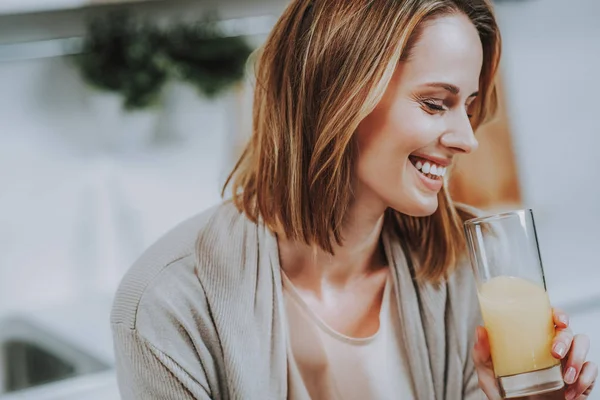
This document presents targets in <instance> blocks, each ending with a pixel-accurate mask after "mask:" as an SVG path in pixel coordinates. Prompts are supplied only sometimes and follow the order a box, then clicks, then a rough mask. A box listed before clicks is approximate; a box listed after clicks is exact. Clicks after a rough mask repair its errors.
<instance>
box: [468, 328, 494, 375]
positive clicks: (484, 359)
mask: <svg viewBox="0 0 600 400" xmlns="http://www.w3.org/2000/svg"><path fill="white" fill-rule="evenodd" d="M475 338H476V341H475V347H474V348H473V350H474V351H473V361H474V362H475V365H476V366H482V367H491V365H492V353H491V351H490V341H489V338H488V335H487V331H486V330H485V328H484V327H482V326H478V327H477V330H476V332H475Z"/></svg>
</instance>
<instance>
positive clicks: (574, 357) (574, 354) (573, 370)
mask: <svg viewBox="0 0 600 400" xmlns="http://www.w3.org/2000/svg"><path fill="white" fill-rule="evenodd" d="M589 349H590V339H589V338H588V337H587V336H586V335H575V337H574V338H573V342H572V344H571V351H570V352H569V359H568V361H567V363H566V364H565V382H566V383H567V384H568V385H572V384H573V383H575V381H576V380H577V377H578V376H579V373H580V371H581V368H582V367H583V363H584V362H585V358H586V357H587V353H588V351H589Z"/></svg>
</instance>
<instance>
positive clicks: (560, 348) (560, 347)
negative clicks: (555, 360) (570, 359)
mask: <svg viewBox="0 0 600 400" xmlns="http://www.w3.org/2000/svg"><path fill="white" fill-rule="evenodd" d="M554 352H555V353H556V354H558V355H559V356H560V358H563V357H564V356H565V353H566V352H567V346H565V344H564V343H562V342H558V343H556V344H555V345H554Z"/></svg>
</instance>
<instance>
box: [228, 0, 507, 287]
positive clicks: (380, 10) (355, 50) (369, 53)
mask: <svg viewBox="0 0 600 400" xmlns="http://www.w3.org/2000/svg"><path fill="white" fill-rule="evenodd" d="M452 13H463V14H465V15H466V16H467V17H469V19H470V20H471V21H472V22H473V24H474V25H475V27H476V28H477V30H478V32H479V35H480V38H481V41H482V44H483V53H484V62H483V68H482V72H481V76H480V88H479V92H480V95H479V97H478V98H477V100H476V102H477V103H476V104H475V106H474V116H473V119H472V121H473V125H474V128H477V127H478V126H479V125H480V124H481V123H482V122H484V120H486V117H487V116H488V115H490V114H492V113H493V112H494V111H495V108H496V91H495V87H494V77H495V75H496V70H497V67H498V62H499V58H500V35H499V32H498V28H497V25H496V22H495V19H494V15H493V12H492V7H491V5H490V3H489V1H488V0H377V1H374V0H354V1H348V0H293V1H292V2H291V4H290V5H289V6H288V7H287V9H286V10H285V12H284V13H283V15H282V16H281V18H280V19H279V21H278V22H277V24H276V25H275V27H274V29H273V31H272V32H271V34H270V36H269V37H268V39H267V41H266V43H265V45H264V47H263V48H262V49H261V51H260V54H259V58H258V60H257V73H256V88H255V95H254V109H253V133H252V137H251V139H250V142H249V143H248V144H247V146H246V147H245V149H244V151H243V153H242V155H241V157H240V159H239V161H238V162H237V164H236V166H235V167H234V169H233V171H232V172H231V174H230V175H229V178H228V179H227V182H226V183H225V186H224V187H223V195H224V194H225V191H226V189H227V188H228V187H229V185H231V188H232V192H233V202H234V203H235V205H236V206H237V207H238V209H239V210H240V211H243V212H244V213H245V214H246V215H247V216H248V217H249V218H250V219H251V220H252V221H254V222H258V221H259V220H262V221H263V222H264V223H265V224H266V225H267V227H269V228H270V229H272V230H274V231H278V230H282V231H283V232H284V233H285V235H286V237H288V238H290V239H292V240H301V241H304V242H305V243H307V244H311V245H317V246H319V247H321V248H322V249H324V250H326V251H328V252H330V253H331V252H333V243H334V241H335V242H337V243H341V241H342V237H341V229H342V226H343V222H344V217H345V215H346V211H347V210H348V208H349V205H350V203H351V201H352V185H353V173H354V162H355V159H356V157H355V144H354V133H355V130H356V128H357V126H358V124H359V123H360V122H361V120H362V119H364V118H365V117H366V116H367V115H368V114H369V113H370V112H371V111H372V110H373V109H374V108H375V106H376V105H377V104H378V102H379V100H380V99H381V98H382V96H383V93H384V92H385V89H386V88H387V86H388V83H389V81H390V79H391V77H392V74H393V73H394V71H395V68H396V65H397V64H398V62H399V61H401V60H403V59H406V58H408V57H409V55H410V50H411V47H412V45H413V44H414V43H415V42H416V41H417V40H418V37H419V35H420V27H421V26H422V23H423V22H424V21H426V20H430V19H432V18H435V17H438V16H441V15H448V14H452ZM470 216H471V215H470V214H469V213H468V212H466V211H461V210H460V209H459V208H457V207H455V206H454V204H453V202H452V201H451V199H450V197H449V195H448V191H447V190H446V188H444V189H443V190H442V191H441V192H440V194H439V208H438V210H437V211H436V212H435V213H434V214H433V215H431V216H429V217H423V218H416V217H411V216H408V215H404V214H401V213H398V212H396V211H393V210H388V212H387V213H386V220H387V221H386V223H387V226H391V228H392V229H394V230H395V232H396V234H397V235H398V236H400V237H401V238H402V241H403V242H404V243H405V244H406V245H407V246H408V247H409V248H408V250H409V251H411V252H412V253H414V255H416V256H417V257H418V259H417V261H418V262H419V263H420V264H421V265H422V268H420V269H419V272H418V276H419V277H420V278H423V279H426V280H428V281H431V282H439V281H440V280H441V279H443V278H444V277H445V276H446V275H447V274H448V273H449V272H450V271H451V269H452V268H453V266H454V265H456V263H457V261H458V258H459V257H461V256H462V254H463V252H464V248H465V240H464V234H463V231H462V222H463V220H464V219H465V218H468V217H470ZM390 224H391V225H390Z"/></svg>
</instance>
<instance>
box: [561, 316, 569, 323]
mask: <svg viewBox="0 0 600 400" xmlns="http://www.w3.org/2000/svg"><path fill="white" fill-rule="evenodd" d="M558 320H559V321H560V322H562V323H563V324H565V325H569V317H567V316H566V315H561V316H560V317H559V318H558Z"/></svg>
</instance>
